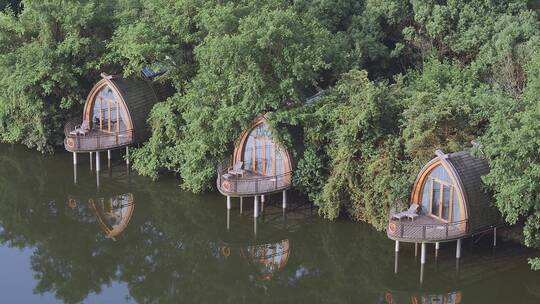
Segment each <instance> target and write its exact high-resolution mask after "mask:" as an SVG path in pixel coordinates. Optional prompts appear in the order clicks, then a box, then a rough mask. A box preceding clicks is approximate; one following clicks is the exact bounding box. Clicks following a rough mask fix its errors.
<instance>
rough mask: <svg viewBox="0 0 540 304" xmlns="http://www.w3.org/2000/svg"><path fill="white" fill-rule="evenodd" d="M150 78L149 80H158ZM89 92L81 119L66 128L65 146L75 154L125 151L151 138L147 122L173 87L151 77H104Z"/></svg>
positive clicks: (74, 158)
mask: <svg viewBox="0 0 540 304" xmlns="http://www.w3.org/2000/svg"><path fill="white" fill-rule="evenodd" d="M156 75H157V74H155V75H148V76H156ZM102 77H103V79H101V80H100V81H99V82H98V83H97V84H96V85H95V86H94V87H93V88H92V90H91V91H90V93H89V94H88V97H87V99H86V103H85V105H84V111H83V115H82V119H77V120H72V121H69V122H68V123H67V124H66V126H65V137H66V138H65V140H64V146H65V148H66V150H68V151H70V152H73V161H74V164H76V163H77V155H76V153H80V152H89V153H90V156H92V155H91V154H92V153H93V152H96V170H99V168H100V167H99V152H101V151H105V150H107V151H108V152H109V153H108V156H109V158H110V150H112V149H119V148H123V147H126V153H129V150H128V146H130V145H132V144H135V143H139V142H142V141H144V140H146V139H147V138H148V136H149V130H148V128H147V127H146V120H147V118H148V114H149V113H150V110H151V109H152V107H153V105H154V104H155V103H157V102H159V101H162V100H164V99H165V98H167V97H169V96H170V95H171V94H172V93H173V91H172V89H171V88H170V86H167V85H163V84H161V83H158V82H155V81H152V78H151V77H144V78H142V77H141V78H140V77H133V78H123V77H121V76H110V75H106V74H102Z"/></svg>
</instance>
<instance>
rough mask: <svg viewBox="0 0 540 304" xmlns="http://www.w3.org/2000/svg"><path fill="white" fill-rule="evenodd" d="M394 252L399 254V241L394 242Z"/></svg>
mask: <svg viewBox="0 0 540 304" xmlns="http://www.w3.org/2000/svg"><path fill="white" fill-rule="evenodd" d="M395 251H396V252H399V241H396V247H395Z"/></svg>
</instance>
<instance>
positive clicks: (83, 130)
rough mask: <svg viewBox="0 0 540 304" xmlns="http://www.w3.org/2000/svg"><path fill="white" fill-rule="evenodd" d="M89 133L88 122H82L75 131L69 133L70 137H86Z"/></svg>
mask: <svg viewBox="0 0 540 304" xmlns="http://www.w3.org/2000/svg"><path fill="white" fill-rule="evenodd" d="M88 132H90V123H89V122H88V120H84V121H83V122H82V124H81V125H79V126H77V127H76V128H75V130H73V131H71V132H69V134H71V135H86V134H88Z"/></svg>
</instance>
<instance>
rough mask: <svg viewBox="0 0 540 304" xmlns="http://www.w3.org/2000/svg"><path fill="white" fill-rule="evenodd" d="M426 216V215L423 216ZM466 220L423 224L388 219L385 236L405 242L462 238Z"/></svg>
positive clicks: (465, 231) (417, 221)
mask: <svg viewBox="0 0 540 304" xmlns="http://www.w3.org/2000/svg"><path fill="white" fill-rule="evenodd" d="M425 216H427V215H425ZM467 228H468V227H467V220H462V221H457V222H449V223H443V222H440V223H433V222H432V223H425V222H421V221H420V220H412V221H409V220H405V219H404V220H401V221H400V220H393V219H390V220H389V223H388V227H387V234H388V236H389V237H390V238H392V239H398V240H405V241H415V242H422V241H444V240H453V239H457V238H460V237H462V236H463V235H465V234H466V233H467Z"/></svg>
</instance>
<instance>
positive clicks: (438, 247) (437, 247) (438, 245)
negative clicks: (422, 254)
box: [435, 242, 441, 250]
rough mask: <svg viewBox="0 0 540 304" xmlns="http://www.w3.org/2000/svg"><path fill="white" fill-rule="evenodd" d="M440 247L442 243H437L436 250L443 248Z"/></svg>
mask: <svg viewBox="0 0 540 304" xmlns="http://www.w3.org/2000/svg"><path fill="white" fill-rule="evenodd" d="M440 245H441V243H439V242H436V243H435V250H439V249H440V248H441V246H440Z"/></svg>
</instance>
